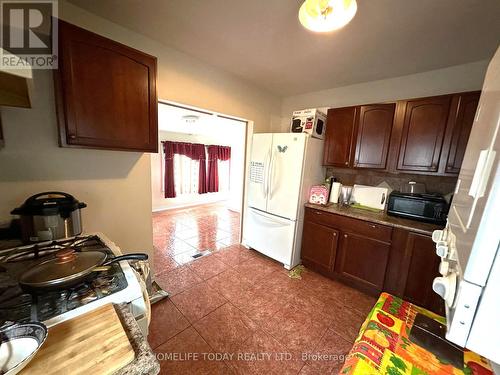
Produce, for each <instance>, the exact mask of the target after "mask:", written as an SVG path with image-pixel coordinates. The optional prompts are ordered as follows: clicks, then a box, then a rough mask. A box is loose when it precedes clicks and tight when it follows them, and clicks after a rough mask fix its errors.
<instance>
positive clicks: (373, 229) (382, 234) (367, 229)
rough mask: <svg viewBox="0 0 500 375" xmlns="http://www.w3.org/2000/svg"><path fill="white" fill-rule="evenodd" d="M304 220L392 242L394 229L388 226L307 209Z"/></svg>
mask: <svg viewBox="0 0 500 375" xmlns="http://www.w3.org/2000/svg"><path fill="white" fill-rule="evenodd" d="M304 220H306V221H313V222H315V223H318V224H322V225H326V226H329V227H333V228H335V229H338V230H340V231H342V232H348V233H355V234H360V235H362V236H366V237H368V238H371V239H374V240H378V241H383V242H388V243H389V242H391V236H392V228H391V227H388V226H386V225H381V224H377V223H372V222H370V221H365V220H359V219H353V218H350V217H347V216H342V215H336V214H332V213H329V212H325V211H320V210H315V209H312V208H307V209H306V212H305V217H304Z"/></svg>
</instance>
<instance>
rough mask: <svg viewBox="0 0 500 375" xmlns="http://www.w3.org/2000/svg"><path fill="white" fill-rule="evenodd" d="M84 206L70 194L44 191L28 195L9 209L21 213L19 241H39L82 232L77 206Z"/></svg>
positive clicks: (79, 207) (14, 213)
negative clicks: (12, 208) (16, 206)
mask: <svg viewBox="0 0 500 375" xmlns="http://www.w3.org/2000/svg"><path fill="white" fill-rule="evenodd" d="M85 207H87V205H86V204H85V203H83V202H79V201H78V200H76V199H75V197H73V196H72V195H71V194H68V193H63V192H59V191H48V192H44V193H39V194H35V195H33V196H31V197H29V198H28V199H27V200H26V201H25V202H24V203H23V204H22V205H21V207H18V208H16V209H14V210H12V211H11V214H13V215H19V216H20V217H21V232H22V237H23V241H24V242H25V243H29V242H39V241H49V240H57V239H60V238H68V237H74V236H77V235H79V234H80V233H82V216H81V212H80V210H81V209H82V208H85Z"/></svg>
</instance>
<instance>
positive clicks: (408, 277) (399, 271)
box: [302, 208, 444, 315]
mask: <svg viewBox="0 0 500 375" xmlns="http://www.w3.org/2000/svg"><path fill="white" fill-rule="evenodd" d="M368 224H373V223H371V222H368V221H365V220H359V219H351V218H347V217H345V216H342V215H335V214H331V213H327V212H324V211H319V210H315V209H311V208H306V214H305V218H304V231H303V236H302V261H303V263H304V265H306V266H307V267H310V268H312V269H314V270H316V271H318V272H320V273H322V274H324V275H326V276H329V277H331V278H334V279H337V280H339V281H342V282H344V283H346V284H348V285H350V286H353V287H355V288H358V289H360V290H362V291H363V292H365V293H368V294H371V295H374V296H377V295H378V294H380V293H381V292H383V291H386V292H389V293H391V294H394V295H396V296H398V297H401V298H403V299H405V300H407V301H408V302H411V303H414V304H416V305H418V306H421V307H424V308H427V309H429V310H431V311H434V312H436V313H438V314H440V315H444V302H443V301H442V300H441V298H440V297H439V296H438V295H437V294H435V293H434V291H433V290H432V282H433V280H434V278H435V277H436V276H438V275H439V272H438V269H439V262H440V258H439V257H438V256H437V255H436V252H435V247H434V243H433V242H432V239H431V237H430V236H429V235H424V234H420V233H415V232H411V231H409V230H405V229H400V228H391V227H388V226H385V225H381V224H376V227H377V231H376V232H373V233H372V232H370V231H367V228H368V227H367V225H368Z"/></svg>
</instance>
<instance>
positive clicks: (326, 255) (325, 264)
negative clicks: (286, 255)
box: [301, 221, 339, 274]
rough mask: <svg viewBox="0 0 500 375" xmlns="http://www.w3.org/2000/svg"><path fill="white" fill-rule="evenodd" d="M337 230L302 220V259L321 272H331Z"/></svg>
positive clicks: (337, 234) (335, 249)
mask: <svg viewBox="0 0 500 375" xmlns="http://www.w3.org/2000/svg"><path fill="white" fill-rule="evenodd" d="M338 237H339V232H338V231H337V230H335V229H332V228H328V227H326V226H324V225H321V224H317V223H314V222H312V221H305V222H304V231H303V233H302V252H301V256H302V259H303V260H304V261H306V263H307V262H309V263H313V264H314V265H315V266H316V267H317V269H319V270H321V271H322V272H323V273H326V274H328V273H331V272H333V267H334V264H335V256H336V252H337V242H338Z"/></svg>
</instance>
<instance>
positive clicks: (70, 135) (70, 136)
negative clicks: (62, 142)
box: [68, 134, 76, 139]
mask: <svg viewBox="0 0 500 375" xmlns="http://www.w3.org/2000/svg"><path fill="white" fill-rule="evenodd" d="M68 138H69V139H76V135H74V134H68Z"/></svg>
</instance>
